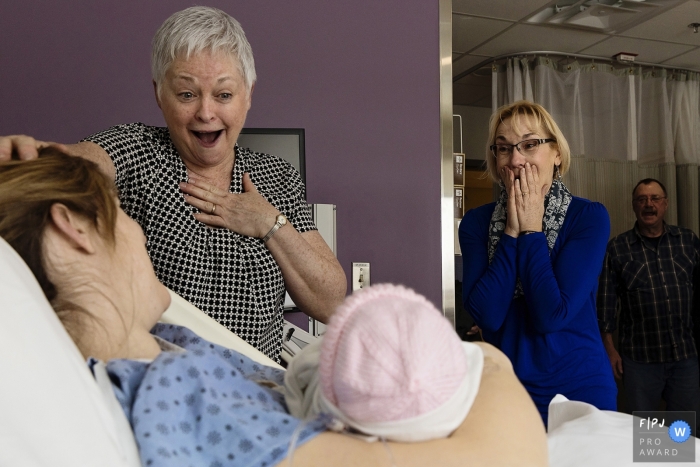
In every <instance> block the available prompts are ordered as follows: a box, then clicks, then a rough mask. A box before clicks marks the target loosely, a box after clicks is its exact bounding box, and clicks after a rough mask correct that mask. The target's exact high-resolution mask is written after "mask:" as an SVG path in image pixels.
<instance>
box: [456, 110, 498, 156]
mask: <svg viewBox="0 0 700 467" xmlns="http://www.w3.org/2000/svg"><path fill="white" fill-rule="evenodd" d="M453 112H454V113H455V114H456V115H461V116H462V146H463V147H464V154H465V156H466V158H467V159H474V160H479V161H483V160H484V151H485V149H484V148H485V146H486V138H488V134H489V118H490V117H491V109H489V108H486V107H470V106H466V105H455V106H454V107H453Z"/></svg>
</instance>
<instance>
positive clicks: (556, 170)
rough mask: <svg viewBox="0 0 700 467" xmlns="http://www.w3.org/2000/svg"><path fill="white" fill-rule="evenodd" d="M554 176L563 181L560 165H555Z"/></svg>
mask: <svg viewBox="0 0 700 467" xmlns="http://www.w3.org/2000/svg"><path fill="white" fill-rule="evenodd" d="M554 176H555V177H556V178H557V180H559V181H560V182H561V172H559V166H558V165H555V166H554Z"/></svg>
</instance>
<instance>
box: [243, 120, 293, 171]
mask: <svg viewBox="0 0 700 467" xmlns="http://www.w3.org/2000/svg"><path fill="white" fill-rule="evenodd" d="M238 145H239V146H241V147H244V148H248V149H250V150H252V151H255V152H263V153H265V154H272V155H275V156H278V157H281V158H282V159H284V160H286V161H287V162H289V163H290V164H292V165H293V166H294V167H295V168H296V169H297V170H298V171H299V173H300V174H301V179H302V180H303V181H304V184H306V166H305V160H304V129H303V128H243V129H242V130H241V134H240V135H239V136H238Z"/></svg>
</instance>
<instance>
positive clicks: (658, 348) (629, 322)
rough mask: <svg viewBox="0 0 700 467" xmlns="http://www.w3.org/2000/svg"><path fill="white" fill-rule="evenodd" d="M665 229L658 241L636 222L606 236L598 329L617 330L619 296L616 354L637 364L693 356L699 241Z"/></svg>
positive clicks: (688, 232) (688, 234)
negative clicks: (608, 238)
mask: <svg viewBox="0 0 700 467" xmlns="http://www.w3.org/2000/svg"><path fill="white" fill-rule="evenodd" d="M664 229H665V231H664V233H663V234H662V235H661V237H660V238H659V241H658V245H654V243H653V242H651V241H649V240H646V239H645V238H644V237H642V236H641V235H640V234H639V231H638V230H637V226H636V224H635V227H634V229H632V230H629V231H627V232H625V233H623V234H620V235H618V236H617V237H615V238H613V239H612V240H610V242H609V243H608V249H607V252H606V254H605V262H604V263H603V271H602V274H601V276H600V284H599V287H598V300H597V302H598V304H597V306H598V324H599V327H600V331H601V332H613V331H614V330H615V329H616V314H617V313H616V312H617V310H618V300H619V305H620V308H619V309H620V333H619V334H620V336H619V337H620V345H619V347H620V353H621V354H623V355H625V356H627V357H629V358H631V359H632V360H635V361H638V362H644V363H659V362H673V361H678V360H683V359H686V358H691V357H694V356H696V355H697V351H696V348H695V344H694V341H693V317H694V316H693V315H694V314H695V313H696V312H697V307H696V304H694V303H693V290H694V289H695V290H698V285H699V284H700V240H699V239H698V237H697V235H695V233H693V231H691V230H688V229H684V228H682V227H676V226H673V225H667V224H664ZM699 293H700V292H699Z"/></svg>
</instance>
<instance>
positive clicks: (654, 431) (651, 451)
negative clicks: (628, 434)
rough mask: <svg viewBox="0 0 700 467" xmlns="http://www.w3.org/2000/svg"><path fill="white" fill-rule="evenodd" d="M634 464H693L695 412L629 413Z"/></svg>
mask: <svg viewBox="0 0 700 467" xmlns="http://www.w3.org/2000/svg"><path fill="white" fill-rule="evenodd" d="M632 415H633V417H632V423H633V427H634V430H633V432H634V436H633V443H634V446H633V450H634V455H633V457H632V460H633V461H634V462H695V435H696V434H695V412H633V413H632Z"/></svg>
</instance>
